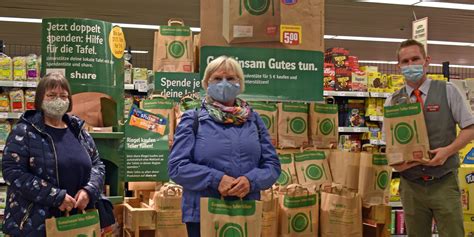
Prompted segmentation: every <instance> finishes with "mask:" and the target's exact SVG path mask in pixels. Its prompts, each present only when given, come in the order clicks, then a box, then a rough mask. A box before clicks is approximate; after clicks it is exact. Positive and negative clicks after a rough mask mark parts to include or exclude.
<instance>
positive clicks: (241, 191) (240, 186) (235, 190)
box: [228, 176, 250, 198]
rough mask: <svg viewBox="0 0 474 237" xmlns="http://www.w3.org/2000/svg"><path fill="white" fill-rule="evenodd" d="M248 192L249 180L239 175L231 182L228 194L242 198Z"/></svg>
mask: <svg viewBox="0 0 474 237" xmlns="http://www.w3.org/2000/svg"><path fill="white" fill-rule="evenodd" d="M249 192H250V181H249V180H248V179H247V177H245V176H240V177H238V178H237V179H236V180H234V182H233V183H232V189H231V190H229V193H228V194H229V196H237V197H239V198H244V197H245V196H247V194H248V193H249Z"/></svg>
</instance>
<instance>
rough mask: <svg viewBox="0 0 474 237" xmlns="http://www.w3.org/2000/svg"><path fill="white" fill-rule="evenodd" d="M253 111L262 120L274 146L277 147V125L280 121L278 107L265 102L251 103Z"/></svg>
mask: <svg viewBox="0 0 474 237" xmlns="http://www.w3.org/2000/svg"><path fill="white" fill-rule="evenodd" d="M251 105H252V109H253V110H254V111H256V112H257V113H258V114H259V115H260V118H262V121H263V123H264V124H265V127H266V128H267V130H268V134H269V135H270V137H271V139H272V145H273V146H276V145H277V128H276V127H277V124H276V123H275V122H276V121H278V107H277V105H276V104H275V103H271V102H269V103H265V102H251Z"/></svg>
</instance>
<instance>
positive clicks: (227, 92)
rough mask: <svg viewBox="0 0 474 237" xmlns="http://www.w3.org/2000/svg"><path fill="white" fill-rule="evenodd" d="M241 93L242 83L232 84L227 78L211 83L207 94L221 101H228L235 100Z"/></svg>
mask: <svg viewBox="0 0 474 237" xmlns="http://www.w3.org/2000/svg"><path fill="white" fill-rule="evenodd" d="M239 93H240V84H239V83H236V84H232V83H229V82H228V81H227V79H225V78H224V79H222V81H220V82H218V83H213V84H210V85H209V86H208V87H207V94H208V95H209V96H210V97H212V98H213V99H215V100H217V101H219V102H228V101H232V100H234V99H235V98H236V97H237V95H238V94H239Z"/></svg>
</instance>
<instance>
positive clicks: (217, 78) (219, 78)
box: [209, 77, 240, 83]
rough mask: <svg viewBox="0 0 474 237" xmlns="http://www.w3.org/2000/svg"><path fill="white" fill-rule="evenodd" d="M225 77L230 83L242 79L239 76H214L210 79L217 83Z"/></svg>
mask: <svg viewBox="0 0 474 237" xmlns="http://www.w3.org/2000/svg"><path fill="white" fill-rule="evenodd" d="M224 79H226V80H227V81H228V82H229V83H238V82H239V81H240V79H239V78H238V77H212V78H210V79H209V82H214V83H217V82H221V81H222V80H224Z"/></svg>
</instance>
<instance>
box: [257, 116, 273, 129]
mask: <svg viewBox="0 0 474 237" xmlns="http://www.w3.org/2000/svg"><path fill="white" fill-rule="evenodd" d="M260 117H261V118H262V121H263V124H265V127H266V128H267V129H270V128H271V127H272V125H273V124H272V121H271V120H270V117H268V116H267V115H265V114H261V115H260Z"/></svg>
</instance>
